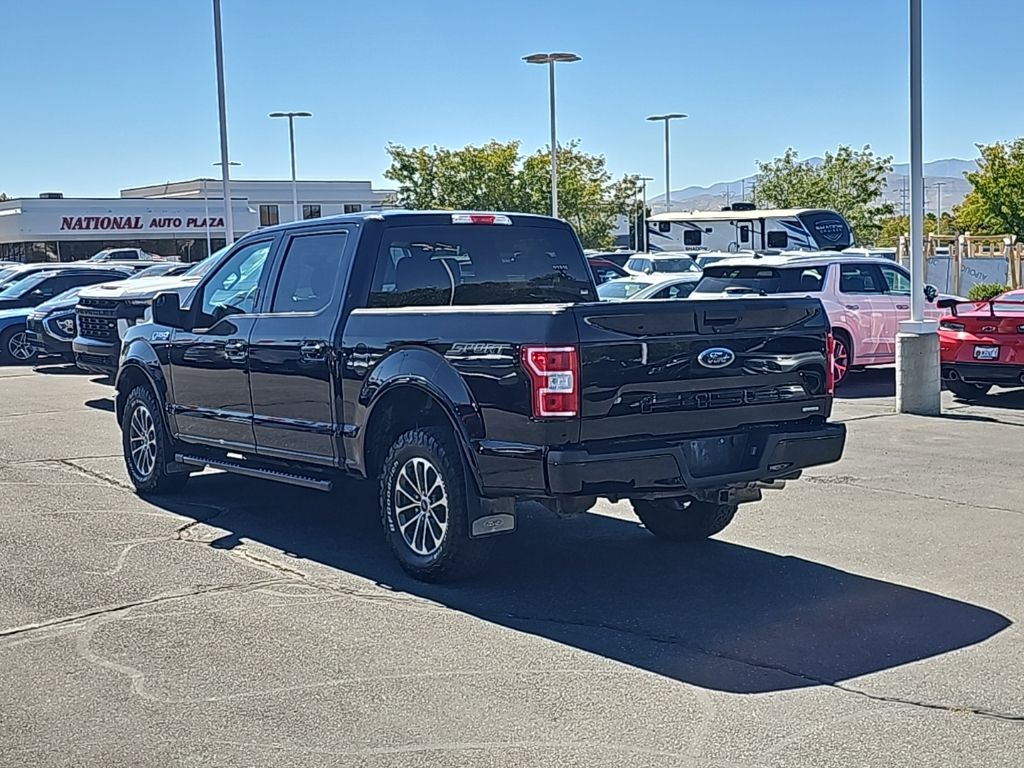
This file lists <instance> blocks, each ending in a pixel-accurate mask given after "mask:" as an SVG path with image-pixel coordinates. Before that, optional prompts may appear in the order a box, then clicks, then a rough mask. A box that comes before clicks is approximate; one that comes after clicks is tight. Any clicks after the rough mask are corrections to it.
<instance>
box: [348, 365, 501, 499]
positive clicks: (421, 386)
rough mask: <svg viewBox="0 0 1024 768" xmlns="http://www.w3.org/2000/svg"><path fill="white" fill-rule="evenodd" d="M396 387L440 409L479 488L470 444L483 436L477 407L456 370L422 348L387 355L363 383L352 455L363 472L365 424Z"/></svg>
mask: <svg viewBox="0 0 1024 768" xmlns="http://www.w3.org/2000/svg"><path fill="white" fill-rule="evenodd" d="M399 387H411V388H414V389H418V390H420V391H422V392H425V393H426V394H427V395H428V396H430V397H431V398H433V400H434V401H435V402H437V403H438V404H439V405H440V406H441V410H442V411H443V412H444V413H445V415H446V416H447V417H448V421H449V422H450V423H451V426H452V430H453V432H454V433H455V438H456V441H457V442H458V444H459V447H460V448H461V450H462V452H463V455H464V456H465V458H466V465H467V466H468V467H469V471H470V474H471V476H472V478H473V481H474V482H475V483H476V485H477V487H478V488H479V487H480V474H479V470H478V468H477V463H476V456H475V453H474V451H473V449H472V441H473V440H474V439H481V438H482V437H483V419H482V418H481V416H480V408H479V406H478V404H477V402H476V399H475V398H474V397H473V394H472V392H470V390H469V387H468V386H467V385H466V382H465V381H464V380H463V378H462V376H461V375H459V373H458V371H456V370H455V369H454V368H453V367H452V366H451V365H450V364H449V363H448V362H447V361H446V360H445V359H444V358H443V357H441V356H440V355H439V354H437V353H436V352H433V351H431V350H426V349H405V350H401V351H398V352H396V353H394V354H392V355H390V356H389V357H387V358H385V359H384V360H382V361H381V362H380V363H379V364H378V365H376V366H375V367H374V369H373V371H372V372H371V373H370V374H369V376H367V378H366V380H365V382H364V383H363V387H362V391H361V392H360V396H359V404H360V409H361V410H362V411H363V413H362V418H361V419H360V420H359V421H358V422H357V423H360V424H362V425H363V427H362V429H360V430H359V432H358V434H357V446H356V447H357V452H356V456H357V457H358V460H359V464H360V469H361V470H362V471H363V473H365V471H366V467H367V462H366V447H367V446H366V440H367V438H368V437H369V435H368V432H367V425H369V424H370V422H371V419H372V418H373V414H374V411H375V410H376V408H377V406H378V405H379V404H380V402H381V400H383V399H384V397H385V396H387V395H388V394H389V393H390V392H393V391H395V389H397V388H399Z"/></svg>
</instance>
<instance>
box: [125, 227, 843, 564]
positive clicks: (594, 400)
mask: <svg viewBox="0 0 1024 768" xmlns="http://www.w3.org/2000/svg"><path fill="white" fill-rule="evenodd" d="M830 348H831V337H830V334H829V324H828V318H827V316H826V314H825V312H824V309H823V308H822V305H821V303H820V302H819V301H818V300H817V299H806V298H793V297H787V298H785V299H776V298H771V297H751V298H742V299H726V300H706V301H700V302H690V301H663V302H662V301H652V302H609V303H601V302H598V301H596V289H595V286H594V281H593V277H592V276H591V273H590V270H589V269H588V268H587V263H586V261H585V259H584V255H583V251H582V249H581V247H580V244H579V241H578V239H577V238H576V235H575V233H574V232H573V231H572V229H571V228H570V227H569V226H568V225H567V224H566V223H564V222H562V221H558V220H556V219H551V218H547V217H542V216H530V215H520V214H497V213H435V212H432V213H421V212H408V211H389V212H383V213H378V212H373V213H364V214H356V215H348V216H340V217H334V218H326V219H317V220H315V221H301V222H293V223H290V224H286V225H282V226H277V227H271V228H267V229H261V230H258V231H256V232H252V233H250V234H248V235H246V236H245V237H244V238H242V239H241V240H240V241H238V242H237V243H236V244H235V245H234V246H233V249H232V250H231V251H230V252H228V253H227V254H225V255H224V257H223V258H221V260H220V261H219V263H218V264H217V265H216V266H215V267H214V268H213V269H211V270H210V272H209V274H207V275H205V276H204V277H203V279H202V280H201V281H200V282H199V284H198V286H197V287H196V289H195V290H194V291H193V292H192V293H191V294H190V295H189V296H188V297H187V298H186V299H185V301H184V302H183V301H182V297H181V295H180V293H177V292H171V293H163V294H160V295H158V296H156V298H155V299H153V306H152V322H144V323H140V324H138V325H135V326H134V327H132V328H130V329H128V331H127V333H126V334H125V338H124V343H123V347H122V350H121V355H120V367H119V371H118V374H117V377H116V387H117V397H116V408H115V410H116V414H117V417H118V419H119V421H120V424H121V430H122V435H123V449H124V455H125V460H126V464H127V468H128V473H129V475H130V477H131V480H132V482H133V483H134V485H135V487H136V488H137V490H138V491H139V492H140V493H144V494H148V493H154V494H157V493H168V492H172V491H174V490H176V489H178V488H180V487H181V486H182V485H183V484H184V483H185V482H186V481H187V480H188V478H189V474H190V473H191V472H196V471H198V470H200V469H202V468H206V467H211V468H216V469H221V470H226V471H228V472H235V473H238V474H240V475H245V476H249V477H256V478H264V479H269V480H276V481H280V482H284V483H292V484H295V485H300V486H305V487H309V488H316V489H321V490H330V489H331V488H332V486H333V485H334V484H335V483H336V482H338V480H339V478H340V477H341V476H344V475H349V476H355V477H357V478H370V479H373V480H375V481H376V483H377V485H378V488H379V503H380V513H381V517H382V521H383V525H384V531H385V534H386V536H387V539H388V541H389V542H390V546H391V549H392V551H393V552H394V554H395V556H396V557H397V559H398V560H399V562H400V564H401V565H402V567H403V568H404V569H405V570H406V571H407V572H408V573H410V574H411V575H413V576H414V577H416V578H419V579H424V580H441V579H448V578H452V577H455V576H457V575H460V574H464V573H466V572H468V571H472V570H473V569H474V568H475V567H477V566H478V565H479V564H480V563H481V562H482V561H483V559H484V555H485V553H486V550H487V549H488V548H489V545H490V544H491V536H493V535H494V534H500V533H506V532H510V531H513V530H514V529H515V528H516V501H517V500H524V499H534V500H538V501H540V502H542V503H543V504H545V505H546V506H548V507H549V508H550V509H552V510H553V511H554V512H556V513H558V514H561V515H572V514H579V513H580V512H583V511H586V510H587V509H589V508H590V507H591V506H592V505H593V504H594V503H595V502H596V500H597V498H598V497H607V498H611V499H628V500H630V501H631V502H632V505H633V508H634V510H635V511H636V513H637V515H638V516H639V518H640V520H641V521H642V522H643V523H644V525H645V526H646V527H647V528H648V529H649V530H650V531H651V533H653V534H655V535H657V536H661V537H664V538H667V539H670V540H675V541H680V540H683V541H685V540H694V539H702V538H706V537H708V536H711V535H713V534H715V533H717V532H719V531H721V530H722V529H723V528H724V527H725V526H726V525H727V524H728V523H729V521H730V520H731V519H732V517H733V514H734V513H735V512H736V509H737V505H738V504H740V503H743V502H746V501H753V500H757V499H759V498H760V494H761V489H762V488H764V487H774V488H778V487H781V486H783V485H784V484H785V481H786V480H788V479H794V478H796V477H798V476H799V475H800V473H801V471H802V470H804V469H805V468H807V467H810V466H814V465H819V464H825V463H828V462H833V461H836V460H837V459H838V458H839V457H840V455H841V453H842V450H843V445H844V442H845V435H846V433H845V428H844V426H843V425H841V424H835V423H830V422H829V420H828V419H829V415H830V412H831V408H832V395H833V384H834V382H833V379H832V367H831V365H830Z"/></svg>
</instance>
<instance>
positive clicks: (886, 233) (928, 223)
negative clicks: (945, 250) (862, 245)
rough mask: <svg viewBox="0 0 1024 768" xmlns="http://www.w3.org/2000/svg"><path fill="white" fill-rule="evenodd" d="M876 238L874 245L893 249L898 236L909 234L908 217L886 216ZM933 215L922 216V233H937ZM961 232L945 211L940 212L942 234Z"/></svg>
mask: <svg viewBox="0 0 1024 768" xmlns="http://www.w3.org/2000/svg"><path fill="white" fill-rule="evenodd" d="M879 224H880V227H879V230H878V237H876V238H875V245H881V246H886V247H888V248H894V247H895V246H896V245H897V244H898V243H899V241H900V235H909V234H910V217H909V216H887V217H886V218H884V219H882V220H881V221H880V222H879ZM938 231H939V230H938V228H937V227H936V219H935V214H934V213H926V214H925V215H924V233H925V234H926V235H931V234H934V233H936V232H938ZM961 231H962V230H960V229H959V228H958V225H957V221H956V219H955V218H954V217H953V216H951V215H950V214H949V213H947V212H946V211H943V212H942V234H944V235H955V234H959V233H960V232H961Z"/></svg>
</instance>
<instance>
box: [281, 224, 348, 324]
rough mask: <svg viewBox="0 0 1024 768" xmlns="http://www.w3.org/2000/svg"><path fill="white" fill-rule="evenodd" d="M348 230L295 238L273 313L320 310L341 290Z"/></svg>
mask: <svg viewBox="0 0 1024 768" xmlns="http://www.w3.org/2000/svg"><path fill="white" fill-rule="evenodd" d="M347 239H348V235H347V233H345V232H321V233H317V234H312V235H301V236H298V237H293V238H292V239H291V241H290V242H289V243H288V252H287V253H286V254H285V257H284V266H282V267H281V276H280V278H278V281H277V290H276V291H275V292H274V302H273V305H272V308H271V311H272V312H319V311H320V310H321V309H323V308H324V307H326V306H327V305H328V304H330V303H331V299H332V298H333V297H334V296H335V295H337V293H338V291H339V289H340V283H341V279H342V277H341V275H342V266H343V265H344V263H345V260H344V256H345V241H346V240H347Z"/></svg>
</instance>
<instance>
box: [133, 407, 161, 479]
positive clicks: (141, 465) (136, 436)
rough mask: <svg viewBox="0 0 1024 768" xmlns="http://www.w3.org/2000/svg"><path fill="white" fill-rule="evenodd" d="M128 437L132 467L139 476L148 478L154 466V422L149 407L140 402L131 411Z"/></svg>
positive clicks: (155, 446)
mask: <svg viewBox="0 0 1024 768" xmlns="http://www.w3.org/2000/svg"><path fill="white" fill-rule="evenodd" d="M128 439H129V447H130V450H131V462H132V468H133V469H134V470H135V471H136V472H137V473H138V474H139V476H140V477H143V478H148V477H149V476H150V475H151V474H152V473H153V469H154V468H155V467H156V448H157V445H156V424H154V423H153V415H152V414H151V413H150V412H149V408H147V407H146V406H145V405H144V404H142V403H139V404H138V405H136V406H135V410H133V411H132V417H131V420H130V421H129V423H128Z"/></svg>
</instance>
